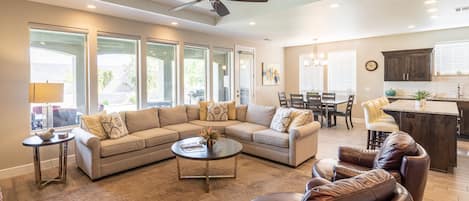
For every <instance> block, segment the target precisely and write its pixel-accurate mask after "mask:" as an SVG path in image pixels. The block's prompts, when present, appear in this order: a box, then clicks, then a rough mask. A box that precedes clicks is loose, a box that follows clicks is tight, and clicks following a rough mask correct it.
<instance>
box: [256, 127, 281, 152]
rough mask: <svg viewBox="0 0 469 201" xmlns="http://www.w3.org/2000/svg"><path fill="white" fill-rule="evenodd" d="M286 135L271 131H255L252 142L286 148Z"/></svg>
mask: <svg viewBox="0 0 469 201" xmlns="http://www.w3.org/2000/svg"><path fill="white" fill-rule="evenodd" d="M288 139H289V135H288V133H282V132H278V131H275V130H272V129H267V130H261V131H256V132H254V133H253V141H254V142H257V143H261V144H266V145H272V146H276V147H282V148H288V145H289V143H288V142H289V140H288Z"/></svg>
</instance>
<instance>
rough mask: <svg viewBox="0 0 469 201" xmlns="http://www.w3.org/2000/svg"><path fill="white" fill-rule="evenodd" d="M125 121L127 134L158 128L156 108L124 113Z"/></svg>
mask: <svg viewBox="0 0 469 201" xmlns="http://www.w3.org/2000/svg"><path fill="white" fill-rule="evenodd" d="M125 119H126V122H125V123H126V125H127V130H129V133H134V132H137V131H141V130H146V129H150V128H159V127H160V121H159V119H158V109H157V108H149V109H144V110H138V111H128V112H126V113H125Z"/></svg>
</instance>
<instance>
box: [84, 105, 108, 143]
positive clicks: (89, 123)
mask: <svg viewBox="0 0 469 201" xmlns="http://www.w3.org/2000/svg"><path fill="white" fill-rule="evenodd" d="M105 115H106V111H103V112H100V113H97V114H94V115H83V116H81V127H82V128H83V130H85V131H88V132H90V133H91V134H93V135H95V136H96V137H98V138H99V139H100V140H105V139H107V138H108V136H107V135H106V131H104V128H103V125H102V124H101V118H102V117H103V116H105Z"/></svg>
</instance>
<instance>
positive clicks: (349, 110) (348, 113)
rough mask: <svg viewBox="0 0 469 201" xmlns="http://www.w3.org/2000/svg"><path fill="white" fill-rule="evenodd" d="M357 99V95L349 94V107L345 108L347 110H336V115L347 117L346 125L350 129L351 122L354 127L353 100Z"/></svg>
mask: <svg viewBox="0 0 469 201" xmlns="http://www.w3.org/2000/svg"><path fill="white" fill-rule="evenodd" d="M354 99H355V95H349V96H348V101H347V107H346V108H345V111H336V112H335V115H336V116H341V117H344V118H345V125H347V129H349V130H350V127H349V125H348V124H349V122H350V126H351V127H352V128H353V123H352V107H353V101H354Z"/></svg>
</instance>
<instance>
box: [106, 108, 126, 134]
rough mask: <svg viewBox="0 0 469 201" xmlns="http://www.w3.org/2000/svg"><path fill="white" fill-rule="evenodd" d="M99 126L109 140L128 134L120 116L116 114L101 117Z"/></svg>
mask: <svg viewBox="0 0 469 201" xmlns="http://www.w3.org/2000/svg"><path fill="white" fill-rule="evenodd" d="M101 125H102V126H103V128H104V131H105V132H106V135H107V136H108V137H109V138H111V139H117V138H121V137H124V136H126V135H127V134H129V131H128V130H127V127H126V126H125V123H124V121H122V118H121V115H120V114H119V113H117V112H114V113H111V114H108V115H104V116H101Z"/></svg>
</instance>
